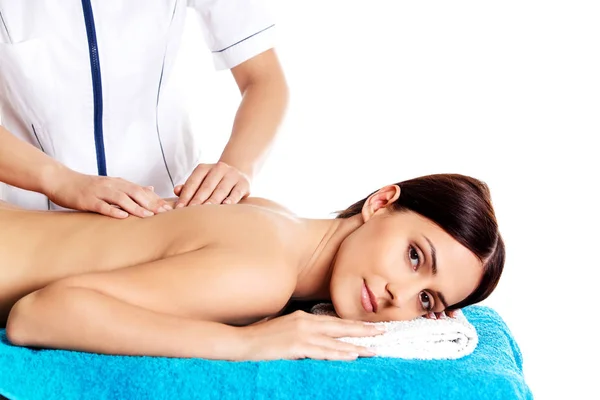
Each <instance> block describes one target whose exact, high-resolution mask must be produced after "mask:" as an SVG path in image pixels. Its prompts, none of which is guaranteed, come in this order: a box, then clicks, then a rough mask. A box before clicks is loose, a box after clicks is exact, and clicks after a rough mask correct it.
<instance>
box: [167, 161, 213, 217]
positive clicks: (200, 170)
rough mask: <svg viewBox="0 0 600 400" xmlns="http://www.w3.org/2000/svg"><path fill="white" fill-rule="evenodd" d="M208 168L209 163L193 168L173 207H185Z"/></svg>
mask: <svg viewBox="0 0 600 400" xmlns="http://www.w3.org/2000/svg"><path fill="white" fill-rule="evenodd" d="M210 170H211V164H200V165H198V166H197V167H196V168H195V169H194V172H192V175H190V177H189V178H188V180H187V181H186V182H185V184H184V185H183V188H182V189H181V193H180V194H179V200H177V203H176V205H175V208H181V207H186V206H187V205H188V204H189V203H190V200H192V198H193V197H194V195H195V194H196V192H197V191H198V188H199V187H200V185H201V184H202V181H203V180H204V178H205V177H206V175H207V174H208V173H209V172H210Z"/></svg>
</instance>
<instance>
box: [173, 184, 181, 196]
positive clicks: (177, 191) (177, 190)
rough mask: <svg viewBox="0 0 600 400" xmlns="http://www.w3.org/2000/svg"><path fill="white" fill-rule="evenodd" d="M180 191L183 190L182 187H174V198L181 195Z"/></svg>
mask: <svg viewBox="0 0 600 400" xmlns="http://www.w3.org/2000/svg"><path fill="white" fill-rule="evenodd" d="M181 189H183V185H177V186H175V189H173V193H175V196H179V195H180V194H181Z"/></svg>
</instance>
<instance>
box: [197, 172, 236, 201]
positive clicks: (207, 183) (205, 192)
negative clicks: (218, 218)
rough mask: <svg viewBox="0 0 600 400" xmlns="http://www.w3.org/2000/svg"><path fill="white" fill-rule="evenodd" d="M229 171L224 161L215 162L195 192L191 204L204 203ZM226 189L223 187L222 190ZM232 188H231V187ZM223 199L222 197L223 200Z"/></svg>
mask: <svg viewBox="0 0 600 400" xmlns="http://www.w3.org/2000/svg"><path fill="white" fill-rule="evenodd" d="M226 173H227V166H226V165H224V164H223V163H217V164H215V165H214V166H213V167H212V168H211V169H210V171H208V174H206V177H205V178H204V180H203V181H202V184H201V185H200V187H199V188H198V190H197V191H196V194H194V197H193V198H192V200H190V204H189V205H190V206H196V205H199V204H204V203H205V202H206V200H208V198H209V197H210V196H211V195H212V194H213V192H214V191H215V190H216V189H217V186H218V185H219V184H220V183H221V181H222V180H223V178H224V177H225V174H226ZM223 190H225V188H221V191H223ZM229 190H231V188H229ZM228 194H229V192H227V193H226V194H225V195H224V196H223V197H225V196H227V195H228ZM222 200H223V199H221V201H222ZM213 204H220V202H218V203H217V202H215V203H213Z"/></svg>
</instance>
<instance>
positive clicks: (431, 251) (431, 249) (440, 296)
mask: <svg viewBox="0 0 600 400" xmlns="http://www.w3.org/2000/svg"><path fill="white" fill-rule="evenodd" d="M423 237H424V238H425V240H426V241H427V243H428V244H429V255H430V257H431V272H432V273H433V275H437V272H438V270H437V257H436V251H435V246H434V245H433V243H431V240H429V238H428V237H427V236H425V235H423ZM435 295H436V296H437V298H438V299H440V302H441V303H442V304H443V305H444V310H445V309H446V308H448V302H447V301H446V298H445V297H444V295H443V294H441V293H440V292H435Z"/></svg>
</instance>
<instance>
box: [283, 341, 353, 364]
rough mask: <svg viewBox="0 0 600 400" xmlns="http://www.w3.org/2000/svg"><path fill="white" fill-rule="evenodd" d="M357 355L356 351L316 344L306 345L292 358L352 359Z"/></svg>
mask: <svg viewBox="0 0 600 400" xmlns="http://www.w3.org/2000/svg"><path fill="white" fill-rule="evenodd" d="M358 357H359V354H358V353H357V352H348V351H340V350H335V349H332V348H329V347H322V346H318V345H314V344H313V345H310V344H309V345H306V348H305V349H304V351H302V352H300V353H299V354H297V355H294V356H293V357H292V358H295V359H299V358H312V359H314V360H329V361H335V360H337V361H352V360H356V359H357V358H358Z"/></svg>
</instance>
